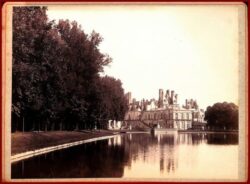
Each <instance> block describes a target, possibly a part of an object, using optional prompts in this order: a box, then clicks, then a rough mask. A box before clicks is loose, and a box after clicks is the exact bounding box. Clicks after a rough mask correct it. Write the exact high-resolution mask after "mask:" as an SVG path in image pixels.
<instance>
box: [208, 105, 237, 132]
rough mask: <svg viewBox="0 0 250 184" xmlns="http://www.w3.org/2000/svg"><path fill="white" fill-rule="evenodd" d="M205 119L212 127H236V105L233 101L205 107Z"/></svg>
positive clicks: (221, 128)
mask: <svg viewBox="0 0 250 184" xmlns="http://www.w3.org/2000/svg"><path fill="white" fill-rule="evenodd" d="M205 120H207V122H208V126H209V127H210V128H212V129H220V130H224V129H226V130H230V129H234V130H237V129H238V124H239V122H238V106H236V105H235V104H234V103H227V102H223V103H216V104H214V105H213V106H212V107H211V106H209V107H207V110H206V112H205Z"/></svg>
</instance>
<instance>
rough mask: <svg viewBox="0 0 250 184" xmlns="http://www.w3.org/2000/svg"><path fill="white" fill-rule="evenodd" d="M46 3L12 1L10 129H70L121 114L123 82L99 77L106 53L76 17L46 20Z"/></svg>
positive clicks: (106, 58) (124, 110)
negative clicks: (33, 4) (20, 4)
mask: <svg viewBox="0 0 250 184" xmlns="http://www.w3.org/2000/svg"><path fill="white" fill-rule="evenodd" d="M46 11H47V9H46V7H14V9H13V69H12V131H16V130H25V131H32V130H45V131H46V130H59V129H60V130H62V129H64V130H75V129H83V128H89V129H92V128H94V126H99V127H100V126H101V125H100V124H101V123H102V125H104V123H105V121H106V120H107V119H116V120H121V119H123V116H124V114H125V112H126V110H127V107H126V103H125V98H124V91H123V88H122V83H121V81H119V80H116V79H114V78H112V77H108V76H105V77H100V72H102V71H103V67H104V66H106V65H108V64H109V63H110V62H111V58H110V57H109V56H108V55H106V54H103V53H101V52H100V50H99V48H98V47H99V44H100V43H101V42H102V37H101V36H100V35H99V34H98V33H96V32H94V31H93V32H92V33H91V34H90V35H88V34H86V33H84V31H83V30H82V28H81V26H79V25H78V24H77V22H70V21H68V20H60V21H59V23H58V24H56V23H55V22H54V21H51V22H49V21H48V18H47V15H46Z"/></svg>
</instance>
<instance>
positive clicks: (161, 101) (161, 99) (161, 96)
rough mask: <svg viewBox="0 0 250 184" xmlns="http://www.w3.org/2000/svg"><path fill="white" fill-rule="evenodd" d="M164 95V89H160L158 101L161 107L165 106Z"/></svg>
mask: <svg viewBox="0 0 250 184" xmlns="http://www.w3.org/2000/svg"><path fill="white" fill-rule="evenodd" d="M163 97H164V92H163V89H159V101H158V107H159V108H162V107H163Z"/></svg>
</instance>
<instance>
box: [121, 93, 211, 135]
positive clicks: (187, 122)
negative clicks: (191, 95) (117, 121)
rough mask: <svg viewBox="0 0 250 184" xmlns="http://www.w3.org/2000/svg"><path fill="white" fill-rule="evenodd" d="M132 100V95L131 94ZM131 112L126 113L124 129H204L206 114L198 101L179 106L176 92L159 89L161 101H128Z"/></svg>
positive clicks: (186, 102) (187, 101)
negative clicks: (130, 127) (129, 127)
mask: <svg viewBox="0 0 250 184" xmlns="http://www.w3.org/2000/svg"><path fill="white" fill-rule="evenodd" d="M129 97H130V98H131V93H129ZM128 104H129V111H128V112H127V113H126V115H125V118H124V122H123V125H122V128H127V127H128V126H129V125H130V126H132V128H133V129H136V128H148V127H151V128H152V127H157V128H168V129H178V130H187V129H191V128H192V129H204V128H205V125H206V122H205V121H204V117H205V112H204V110H202V109H199V106H198V104H197V102H196V100H193V99H190V100H188V99H186V101H185V105H183V106H181V105H179V104H178V94H175V92H174V91H169V90H167V91H166V93H164V91H163V89H159V99H158V100H155V99H151V100H145V99H143V100H142V101H136V100H135V99H133V101H131V100H128Z"/></svg>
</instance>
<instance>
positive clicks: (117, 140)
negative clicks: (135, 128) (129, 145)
mask: <svg viewBox="0 0 250 184" xmlns="http://www.w3.org/2000/svg"><path fill="white" fill-rule="evenodd" d="M121 144H122V140H121V136H115V137H113V138H110V139H109V140H108V145H109V146H120V145H121Z"/></svg>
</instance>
